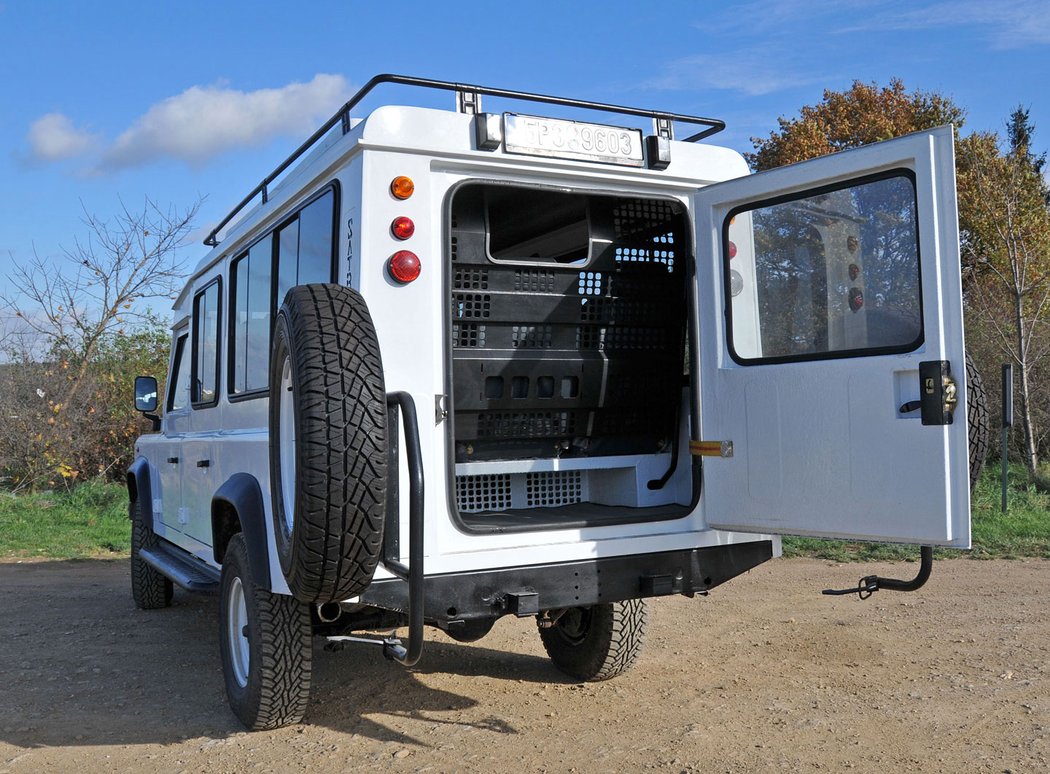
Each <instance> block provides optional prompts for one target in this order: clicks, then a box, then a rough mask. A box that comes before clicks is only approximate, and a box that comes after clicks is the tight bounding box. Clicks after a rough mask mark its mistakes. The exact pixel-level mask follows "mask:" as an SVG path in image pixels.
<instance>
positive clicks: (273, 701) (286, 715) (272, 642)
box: [219, 533, 313, 731]
mask: <svg viewBox="0 0 1050 774" xmlns="http://www.w3.org/2000/svg"><path fill="white" fill-rule="evenodd" d="M235 582H239V584H240V593H241V594H242V595H243V600H244V613H245V619H246V621H247V624H246V625H245V626H244V627H243V629H242V633H241V636H243V637H244V638H245V639H246V640H247V656H248V658H247V661H248V663H247V669H246V670H245V672H246V673H245V675H244V676H245V678H246V680H245V684H244V685H241V683H240V681H239V680H238V678H237V672H236V669H235V666H234V654H233V651H232V648H233V647H234V646H233V645H232V644H231V637H230V626H231V624H230V620H231V619H230V607H231V605H232V604H234V600H232V599H231V597H232V596H233V594H232V592H233V589H234V588H235ZM219 650H220V652H221V656H222V673H223V677H224V679H225V682H226V697H227V699H228V700H229V703H230V708H231V709H232V710H233V712H234V714H235V715H236V716H237V717H238V718H239V719H240V721H241V722H242V723H243V724H244V725H245V727H246V728H248V729H249V730H252V731H262V730H266V729H273V728H280V727H281V726H286V725H289V724H291V723H298V722H299V721H301V720H302V719H303V715H304V714H305V712H306V706H307V704H308V703H309V701H310V669H311V659H312V656H313V652H312V642H311V628H310V607H309V605H307V604H305V603H303V602H299V601H298V600H296V599H294V598H292V597H289V596H285V595H282V594H272V593H270V592H269V591H267V590H266V589H261V588H258V587H257V586H256V585H255V583H254V581H253V580H252V574H251V571H250V570H249V567H248V549H247V547H246V545H245V542H244V536H243V535H241V534H240V533H238V534H236V535H234V536H233V537H232V538H231V539H230V543H229V545H228V546H227V547H226V554H225V556H224V557H223V565H222V581H221V584H220V598H219Z"/></svg>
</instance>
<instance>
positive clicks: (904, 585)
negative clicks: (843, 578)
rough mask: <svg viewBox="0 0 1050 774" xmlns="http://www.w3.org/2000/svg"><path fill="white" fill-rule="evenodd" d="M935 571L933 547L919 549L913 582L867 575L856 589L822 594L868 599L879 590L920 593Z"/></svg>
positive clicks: (828, 591) (834, 590) (826, 591)
mask: <svg viewBox="0 0 1050 774" xmlns="http://www.w3.org/2000/svg"><path fill="white" fill-rule="evenodd" d="M932 571H933V546H920V547H919V574H918V575H916V576H915V577H914V578H912V579H911V580H900V579H898V578H880V577H879V576H878V575H867V576H865V577H863V578H861V579H860V581H858V582H857V586H856V588H851V589H824V591H823V592H821V593H822V594H828V595H830V596H835V597H841V596H845V595H847V594H856V595H857V596H858V597H859V598H860V599H867V598H868V597H870V596H871V595H872V594H874V593H875V592H876V591H878V590H879V589H887V590H888V591H918V590H919V589H921V588H922V587H923V586H924V585H925V584H926V581H928V580H929V579H930V573H931V572H932Z"/></svg>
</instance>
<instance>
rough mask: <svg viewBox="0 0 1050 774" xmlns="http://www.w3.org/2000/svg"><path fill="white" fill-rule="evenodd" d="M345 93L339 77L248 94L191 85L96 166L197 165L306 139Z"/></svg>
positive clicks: (143, 120) (150, 114) (124, 136)
mask: <svg viewBox="0 0 1050 774" xmlns="http://www.w3.org/2000/svg"><path fill="white" fill-rule="evenodd" d="M349 92H350V89H349V84H348V83H347V81H346V79H345V78H344V77H343V76H341V75H325V74H319V75H316V76H314V78H313V80H311V81H310V82H309V83H290V84H288V85H287V86H283V87H281V88H278V89H259V90H257V91H249V92H244V91H237V90H236V89H230V88H227V87H224V86H193V87H191V88H189V89H187V90H186V91H184V92H182V93H181V94H179V95H177V96H174V97H169V98H168V99H165V100H163V101H162V102H159V103H157V104H156V105H154V106H153V107H151V108H150V109H149V110H147V111H146V113H145V114H144V115H142V116H141V117H140V118H138V119H137V120H136V121H135V123H133V124H132V125H131V127H129V128H128V129H127V130H125V131H124V132H123V133H121V135H120V136H119V137H117V139H116V140H115V141H114V142H113V144H112V145H111V146H110V147H109V148H107V149H106V151H105V152H104V153H103V156H102V164H101V166H102V168H103V169H104V170H111V169H120V168H124V167H133V166H141V165H144V164H149V163H151V162H154V161H157V160H159V159H165V158H174V159H179V160H181V161H185V162H187V163H190V164H201V163H203V162H205V161H207V160H208V159H210V158H212V157H214V156H217V155H219V154H220V153H223V152H225V151H228V150H231V149H233V148H240V147H244V146H253V145H260V144H262V143H265V142H267V141H268V140H271V139H273V138H274V137H278V136H282V135H295V136H298V135H305V134H308V133H309V132H310V131H312V130H313V129H315V128H316V127H317V125H318V123H319V121H320V120H321V119H323V118H328V116H329V115H330V114H331V113H333V112H334V111H335V110H336V109H338V108H339V106H340V105H341V104H343V102H345V101H346V99H347V98H348V95H349Z"/></svg>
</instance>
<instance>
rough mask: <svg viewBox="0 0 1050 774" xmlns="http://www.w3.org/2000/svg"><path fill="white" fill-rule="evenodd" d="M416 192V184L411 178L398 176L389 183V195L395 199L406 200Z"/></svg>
mask: <svg viewBox="0 0 1050 774" xmlns="http://www.w3.org/2000/svg"><path fill="white" fill-rule="evenodd" d="M415 190H416V184H415V183H413V182H412V178H410V177H405V176H404V175H398V176H397V177H395V178H394V179H393V180H392V181H391V183H390V193H392V194H393V195H394V198H395V199H407V198H408V197H409V196H411V195H412V193H413V192H414V191H415Z"/></svg>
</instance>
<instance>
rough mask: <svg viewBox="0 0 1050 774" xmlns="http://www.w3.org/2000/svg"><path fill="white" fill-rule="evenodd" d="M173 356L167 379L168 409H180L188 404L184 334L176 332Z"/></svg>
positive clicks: (187, 375) (188, 389)
mask: <svg viewBox="0 0 1050 774" xmlns="http://www.w3.org/2000/svg"><path fill="white" fill-rule="evenodd" d="M177 336H178V338H177V339H176V342H175V356H174V358H173V361H174V362H173V363H172V366H171V376H170V377H169V379H168V384H169V386H168V411H180V410H182V409H184V408H186V407H187V406H188V405H190V369H189V365H188V363H186V357H185V352H186V338H187V336H186V334H185V333H182V334H177Z"/></svg>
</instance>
